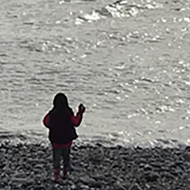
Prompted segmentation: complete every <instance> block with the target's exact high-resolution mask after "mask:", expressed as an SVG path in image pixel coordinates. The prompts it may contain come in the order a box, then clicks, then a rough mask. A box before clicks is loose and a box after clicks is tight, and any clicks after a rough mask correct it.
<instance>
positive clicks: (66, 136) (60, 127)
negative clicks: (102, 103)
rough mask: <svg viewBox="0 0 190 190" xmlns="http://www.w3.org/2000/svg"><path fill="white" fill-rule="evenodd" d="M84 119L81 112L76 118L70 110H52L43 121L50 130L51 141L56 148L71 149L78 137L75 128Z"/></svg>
mask: <svg viewBox="0 0 190 190" xmlns="http://www.w3.org/2000/svg"><path fill="white" fill-rule="evenodd" d="M82 117H83V111H82V110H80V111H78V112H77V114H76V116H74V113H73V111H72V110H71V109H70V108H69V109H68V110H66V111H64V110H63V111H62V110H61V111H60V110H55V109H52V110H51V111H50V112H49V113H48V114H46V115H45V117H44V119H43V123H44V125H45V126H46V127H47V128H48V129H49V140H50V141H51V143H52V146H53V147H54V148H69V147H70V146H71V143H72V140H74V139H76V138H77V137H78V136H77V134H76V130H75V126H79V125H80V123H81V121H82Z"/></svg>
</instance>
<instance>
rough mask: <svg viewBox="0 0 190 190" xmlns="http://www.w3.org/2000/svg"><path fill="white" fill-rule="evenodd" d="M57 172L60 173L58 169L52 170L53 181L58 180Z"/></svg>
mask: <svg viewBox="0 0 190 190" xmlns="http://www.w3.org/2000/svg"><path fill="white" fill-rule="evenodd" d="M59 174H60V170H59V169H54V171H53V181H54V182H59Z"/></svg>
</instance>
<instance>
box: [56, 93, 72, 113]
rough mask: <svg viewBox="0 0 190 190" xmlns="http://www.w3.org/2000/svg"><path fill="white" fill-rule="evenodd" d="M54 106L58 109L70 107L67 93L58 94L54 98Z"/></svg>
mask: <svg viewBox="0 0 190 190" xmlns="http://www.w3.org/2000/svg"><path fill="white" fill-rule="evenodd" d="M53 106H54V108H56V109H64V108H68V107H69V104H68V100H67V97H66V96H65V94H63V93H58V94H56V95H55V97H54V100H53Z"/></svg>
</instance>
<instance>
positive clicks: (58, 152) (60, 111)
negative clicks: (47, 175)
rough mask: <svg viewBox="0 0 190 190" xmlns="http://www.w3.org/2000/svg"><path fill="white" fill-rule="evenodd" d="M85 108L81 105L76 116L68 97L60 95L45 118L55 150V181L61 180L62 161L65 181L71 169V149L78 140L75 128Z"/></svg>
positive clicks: (56, 97) (57, 95)
mask: <svg viewBox="0 0 190 190" xmlns="http://www.w3.org/2000/svg"><path fill="white" fill-rule="evenodd" d="M84 112H85V107H84V106H83V105H82V104H80V105H79V107H78V112H77V114H76V116H74V113H73V111H72V109H71V108H70V107H69V104H68V100H67V97H66V96H65V94H63V93H58V94H56V96H55V97H54V100H53V108H52V109H51V110H50V111H49V113H48V114H47V115H46V116H45V117H44V119H43V123H44V125H45V126H46V127H47V128H48V129H49V140H50V142H51V144H52V148H53V169H54V181H55V182H58V181H59V179H60V160H61V159H63V163H64V164H63V179H64V178H65V177H66V175H67V171H68V170H69V168H70V147H71V144H72V141H73V140H74V139H76V138H77V137H78V136H77V133H76V129H75V126H79V125H80V123H81V121H82V117H83V113H84Z"/></svg>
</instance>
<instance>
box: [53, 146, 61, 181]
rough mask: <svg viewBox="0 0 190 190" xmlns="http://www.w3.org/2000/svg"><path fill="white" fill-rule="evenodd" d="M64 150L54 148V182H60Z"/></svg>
mask: <svg viewBox="0 0 190 190" xmlns="http://www.w3.org/2000/svg"><path fill="white" fill-rule="evenodd" d="M61 154H62V150H61V149H57V148H53V170H54V180H55V181H58V180H59V174H60V158H61Z"/></svg>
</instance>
